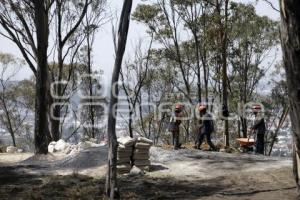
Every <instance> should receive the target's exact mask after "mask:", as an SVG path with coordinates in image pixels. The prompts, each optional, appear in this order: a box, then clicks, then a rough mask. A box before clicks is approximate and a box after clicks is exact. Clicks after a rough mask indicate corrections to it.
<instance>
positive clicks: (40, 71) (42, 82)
mask: <svg viewBox="0 0 300 200" xmlns="http://www.w3.org/2000/svg"><path fill="white" fill-rule="evenodd" d="M34 11H35V23H36V35H37V64H38V65H37V76H36V105H35V106H36V107H35V130H34V138H35V152H36V153H38V154H46V153H48V141H47V135H48V134H49V127H48V90H49V81H48V63H47V56H48V55H47V49H48V32H49V27H48V14H47V10H46V8H45V1H44V0H35V1H34Z"/></svg>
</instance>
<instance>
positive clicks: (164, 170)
mask: <svg viewBox="0 0 300 200" xmlns="http://www.w3.org/2000/svg"><path fill="white" fill-rule="evenodd" d="M91 152H92V153H91ZM99 152H103V151H102V150H94V153H93V151H87V152H86V153H85V154H84V156H83V155H81V156H83V157H87V156H86V154H88V155H89V156H90V159H91V157H93V156H94V154H95V155H98V156H100V153H99ZM159 154H160V155H161V156H159ZM31 156H32V155H30V154H27V155H26V154H14V155H10V154H0V199H26V200H27V199H104V195H103V192H104V177H103V174H104V171H105V165H104V166H103V162H102V161H101V163H102V166H97V167H95V166H94V165H96V164H97V163H98V162H96V161H95V162H94V164H92V165H91V166H89V167H86V168H84V169H83V168H82V169H78V168H77V170H74V168H71V169H68V170H67V171H68V172H69V173H68V175H66V174H67V173H63V174H64V175H59V174H61V172H62V171H63V170H61V168H62V167H61V166H67V167H70V163H74V162H75V161H80V162H83V160H82V158H78V156H79V157H80V155H77V156H76V157H72V158H68V159H66V158H63V156H61V155H60V156H57V157H56V156H54V157H53V156H48V158H47V159H45V158H44V164H39V162H40V161H41V160H43V159H42V158H35V159H32V157H31ZM62 159H63V162H61V161H62ZM24 160H25V162H24ZM26 160H31V161H33V160H34V161H35V162H31V164H29V162H26ZM45 160H47V161H48V162H45ZM95 160H96V159H95ZM100 160H102V159H100ZM66 161H68V164H64V165H61V163H66ZM151 161H152V166H151V170H150V172H149V173H147V174H146V175H144V176H139V177H132V176H129V175H123V176H120V177H119V180H120V181H119V185H120V186H121V187H120V191H121V199H137V200H140V199H192V200H193V199H201V200H219V199H220V200H221V199H222V200H237V199H239V200H252V199H254V200H256V199H257V200H289V199H297V197H296V188H295V182H294V180H293V177H292V170H291V167H290V166H291V161H289V160H284V159H283V160H282V159H275V158H265V157H263V156H253V155H232V154H224V153H214V152H202V151H192V150H180V151H177V152H173V151H167V150H162V149H159V148H153V149H151ZM99 162H100V161H99ZM45 163H46V164H45ZM58 163H59V164H58ZM75 163H76V162H75ZM91 163H93V162H91ZM51 166H52V167H51ZM53 166H56V167H53ZM57 166H58V167H57ZM86 166H87V165H86ZM65 170H66V169H65ZM89 172H90V173H89Z"/></svg>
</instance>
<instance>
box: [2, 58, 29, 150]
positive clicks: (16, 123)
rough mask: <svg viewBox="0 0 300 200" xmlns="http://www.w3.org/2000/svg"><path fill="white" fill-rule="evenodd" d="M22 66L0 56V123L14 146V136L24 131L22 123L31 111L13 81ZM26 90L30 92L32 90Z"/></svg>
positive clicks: (18, 62)
mask: <svg viewBox="0 0 300 200" xmlns="http://www.w3.org/2000/svg"><path fill="white" fill-rule="evenodd" d="M22 64H23V62H22V61H21V60H19V59H17V58H15V57H14V56H12V55H10V54H0V109H1V112H2V113H1V115H0V122H1V124H2V125H3V127H4V128H5V129H6V131H7V132H8V133H10V135H11V138H12V143H13V145H14V146H16V139H15V136H16V135H20V134H21V133H22V131H24V124H25V123H24V122H25V120H26V119H27V116H28V113H29V111H32V110H30V107H28V104H27V102H26V100H25V99H24V98H23V97H25V98H26V96H24V95H23V94H22V92H21V91H20V90H19V89H18V87H19V86H20V85H19V84H18V83H17V81H13V78H14V76H15V75H16V74H17V73H18V72H19V70H20V67H21V65H22ZM23 89H25V88H23ZM26 89H27V92H30V89H33V88H26ZM31 94H32V93H31ZM33 97H34V95H33ZM24 100H25V101H24Z"/></svg>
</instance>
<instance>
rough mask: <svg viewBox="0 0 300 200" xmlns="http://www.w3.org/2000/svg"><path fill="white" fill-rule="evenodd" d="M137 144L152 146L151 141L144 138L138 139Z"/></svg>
mask: <svg viewBox="0 0 300 200" xmlns="http://www.w3.org/2000/svg"><path fill="white" fill-rule="evenodd" d="M137 142H141V143H146V144H150V145H153V141H152V140H149V139H148V138H145V137H138V139H137Z"/></svg>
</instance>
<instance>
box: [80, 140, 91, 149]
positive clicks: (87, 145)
mask: <svg viewBox="0 0 300 200" xmlns="http://www.w3.org/2000/svg"><path fill="white" fill-rule="evenodd" d="M77 146H78V150H79V151H82V150H85V149H88V148H90V147H91V143H89V142H79V143H78V145H77Z"/></svg>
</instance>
